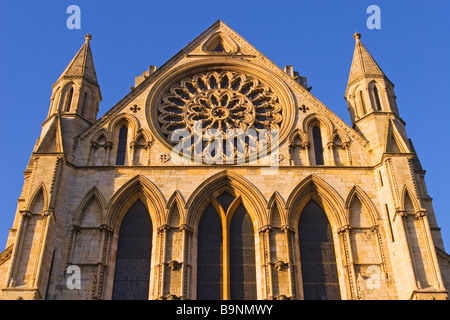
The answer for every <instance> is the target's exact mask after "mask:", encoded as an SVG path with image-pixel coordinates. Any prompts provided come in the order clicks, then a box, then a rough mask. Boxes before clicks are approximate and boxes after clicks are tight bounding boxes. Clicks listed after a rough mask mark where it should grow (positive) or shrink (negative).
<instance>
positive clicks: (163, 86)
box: [80, 21, 367, 150]
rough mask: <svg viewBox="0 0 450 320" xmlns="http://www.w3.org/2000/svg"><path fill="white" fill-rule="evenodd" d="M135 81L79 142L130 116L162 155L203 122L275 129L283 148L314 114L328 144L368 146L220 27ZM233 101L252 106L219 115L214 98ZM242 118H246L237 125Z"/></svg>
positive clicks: (294, 78)
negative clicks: (178, 135)
mask: <svg viewBox="0 0 450 320" xmlns="http://www.w3.org/2000/svg"><path fill="white" fill-rule="evenodd" d="M138 78H139V80H138V79H137V81H136V84H137V86H136V87H135V88H133V90H132V91H131V92H130V93H129V94H128V95H127V96H125V97H124V98H123V99H122V100H121V101H119V102H118V103H117V104H116V105H115V106H114V107H113V108H111V109H110V110H109V111H108V112H106V113H105V115H104V116H103V117H101V118H100V119H98V120H97V121H96V122H95V123H94V124H93V125H92V126H91V127H89V128H88V129H87V130H86V131H84V132H83V133H82V134H81V135H80V140H81V141H83V140H85V139H86V138H87V137H88V136H90V135H92V134H95V132H97V131H98V130H100V129H101V128H103V129H105V128H106V127H108V126H109V125H108V123H109V122H110V121H111V119H112V118H114V117H116V116H117V115H118V114H123V113H126V114H129V115H131V116H133V117H136V118H137V121H138V122H139V124H140V126H141V127H142V128H145V129H146V130H149V131H150V132H151V134H152V135H153V136H154V137H155V138H156V139H157V140H158V141H159V142H160V143H161V144H162V145H163V146H165V147H166V148H167V149H168V150H170V149H171V147H173V143H172V142H171V133H172V132H173V131H175V130H176V129H183V128H185V129H187V130H188V131H189V132H191V133H192V131H193V124H192V123H191V122H192V121H194V120H202V121H203V122H202V123H204V124H205V125H206V126H208V125H209V126H210V128H216V129H217V128H232V129H238V128H240V129H244V130H245V129H246V128H256V129H257V130H264V129H266V130H273V129H278V130H279V141H280V143H281V144H283V143H285V142H288V136H289V134H290V133H291V132H292V131H294V130H296V129H298V130H303V132H304V128H303V122H304V121H305V118H306V117H308V116H311V115H317V117H318V118H321V119H326V122H327V123H329V124H330V125H329V130H328V131H329V132H328V136H327V137H326V139H328V140H327V141H331V139H332V136H334V135H335V134H336V133H337V132H339V136H341V137H342V136H346V137H348V140H349V141H350V140H351V141H356V142H357V143H358V144H359V145H360V146H362V147H364V146H365V145H367V140H366V139H365V138H364V137H362V136H361V135H360V134H359V133H357V132H356V131H355V130H353V129H352V128H351V127H350V126H348V125H347V124H346V123H345V122H344V121H342V120H341V119H340V118H339V117H337V116H336V115H335V114H334V113H333V112H332V111H331V110H330V109H328V108H327V107H326V106H324V105H323V104H322V103H321V102H320V101H319V100H318V99H317V98H315V97H314V96H313V95H312V94H311V93H310V92H309V91H308V89H306V88H305V87H304V86H303V85H302V84H304V83H302V81H299V77H298V75H296V74H292V72H288V70H282V69H280V68H279V67H278V66H276V65H275V64H274V63H273V62H271V61H270V60H269V59H267V58H266V57H265V56H264V55H263V54H261V53H260V52H259V51H258V50H256V49H255V48H254V47H253V46H252V45H250V44H249V43H248V42H247V41H246V40H244V39H243V38H242V37H240V36H239V35H238V34H237V33H236V32H234V31H233V30H231V29H230V28H229V27H228V26H227V25H225V24H224V23H223V22H221V21H217V22H216V23H215V24H213V25H212V26H211V27H210V28H208V29H207V30H206V31H205V32H203V33H202V34H201V35H199V36H198V37H197V38H196V39H194V40H193V41H192V42H191V43H189V44H188V45H187V46H186V47H184V48H183V49H182V50H181V51H180V52H178V53H177V54H176V55H175V56H174V57H173V58H171V59H170V60H169V61H167V62H166V63H165V64H163V65H162V66H161V67H160V68H159V69H156V70H154V69H152V70H151V72H145V73H144V74H143V75H142V76H140V77H138ZM233 85H235V87H233ZM236 89H237V90H236ZM244 89H246V90H247V91H245V90H244ZM214 90H215V93H214V92H213V91H214ZM233 98H235V99H237V100H240V104H241V105H253V106H252V107H251V108H246V107H242V108H241V109H236V114H234V115H232V114H228V111H227V110H225V108H219V107H220V106H221V105H220V104H221V103H222V102H220V101H219V100H220V99H223V100H224V101H225V100H226V101H228V102H230V101H231V100H232V99H233ZM208 99H209V100H208ZM211 99H212V100H211ZM258 99H259V100H258ZM202 101H203V102H204V101H209V102H208V103H209V104H210V107H209V109H208V108H207V109H202V110H201V108H202V106H201V103H203V102H202ZM211 101H218V102H217V103H216V102H211ZM257 103H259V104H258V105H257ZM195 104H196V105H197V106H198V107H195V106H193V105H195ZM188 105H189V106H188ZM222 107H223V106H222ZM196 108H197V109H196ZM136 110H139V111H136ZM186 110H187V111H186ZM213 112H217V114H218V116H217V115H213V114H212V113H213ZM221 113H222V115H220V114H221ZM223 113H226V114H225V115H224V114H223ZM244 114H245V115H246V116H245V117H241V118H239V115H244ZM225 117H226V118H228V119H229V121H225V120H224V118H225ZM304 133H305V134H306V132H304Z"/></svg>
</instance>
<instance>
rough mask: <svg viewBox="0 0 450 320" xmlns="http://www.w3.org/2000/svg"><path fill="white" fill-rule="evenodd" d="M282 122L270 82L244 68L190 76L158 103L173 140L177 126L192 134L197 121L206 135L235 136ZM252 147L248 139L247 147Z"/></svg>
mask: <svg viewBox="0 0 450 320" xmlns="http://www.w3.org/2000/svg"><path fill="white" fill-rule="evenodd" d="M282 122H283V110H282V106H281V104H280V103H279V99H278V96H277V95H276V94H275V93H274V91H273V90H272V89H271V88H270V87H269V86H268V85H266V84H265V83H263V82H261V81H260V80H259V79H257V78H256V77H254V76H250V75H246V74H244V73H242V72H234V71H211V72H207V73H197V74H194V75H192V76H188V77H186V78H184V79H182V80H181V81H179V82H177V83H175V84H173V85H172V86H171V87H170V88H168V89H167V90H166V92H165V93H164V94H163V96H162V99H161V103H160V104H159V106H158V123H159V126H160V128H161V131H162V134H163V135H164V137H165V138H166V139H167V140H169V141H170V140H171V137H172V134H173V133H174V132H175V131H176V130H177V129H184V130H187V132H188V133H189V134H190V137H189V138H192V137H193V135H194V130H196V129H195V127H194V124H198V123H200V124H201V134H202V135H203V137H205V136H206V137H208V138H212V137H213V136H215V137H222V138H223V139H225V138H227V139H229V138H233V139H234V138H236V137H239V136H241V135H243V134H245V132H246V131H247V130H248V129H253V130H255V133H257V134H258V133H260V132H261V130H279V129H280V128H281V124H282ZM188 140H189V141H192V140H190V139H188ZM212 140H214V139H212ZM211 142H212V141H211V140H209V141H208V142H207V143H206V145H204V146H203V150H204V149H205V148H207V147H208V146H209V145H210V144H211ZM248 147H249V143H248V142H246V143H245V147H244V148H245V149H248ZM234 149H236V146H234ZM224 151H225V147H224ZM247 152H248V150H247ZM226 154H227V156H230V155H231V156H232V157H234V156H236V155H237V151H236V150H233V151H232V152H231V153H230V152H229V150H227V151H226Z"/></svg>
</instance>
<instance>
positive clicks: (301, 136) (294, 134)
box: [288, 128, 308, 144]
mask: <svg viewBox="0 0 450 320" xmlns="http://www.w3.org/2000/svg"><path fill="white" fill-rule="evenodd" d="M297 137H298V138H299V139H300V140H301V142H302V143H303V142H308V137H307V136H306V135H305V133H304V132H303V131H301V130H300V129H299V128H296V129H295V130H293V131H292V132H291V133H290V134H289V136H288V141H289V143H292V144H293V143H295V140H296V138H297Z"/></svg>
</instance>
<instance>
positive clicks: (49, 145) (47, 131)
mask: <svg viewBox="0 0 450 320" xmlns="http://www.w3.org/2000/svg"><path fill="white" fill-rule="evenodd" d="M63 150H64V148H63V144H62V133H61V123H60V119H59V115H57V116H55V117H53V118H52V121H50V122H49V123H45V124H44V125H43V130H42V134H41V137H40V138H39V142H38V146H37V149H36V152H37V153H55V152H58V153H59V152H63Z"/></svg>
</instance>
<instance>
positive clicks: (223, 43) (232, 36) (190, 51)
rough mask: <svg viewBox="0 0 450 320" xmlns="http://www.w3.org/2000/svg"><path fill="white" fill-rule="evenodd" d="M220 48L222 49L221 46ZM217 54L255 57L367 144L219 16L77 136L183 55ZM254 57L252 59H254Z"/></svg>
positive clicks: (115, 110)
mask: <svg viewBox="0 0 450 320" xmlns="http://www.w3.org/2000/svg"><path fill="white" fill-rule="evenodd" d="M222 48H223V50H222ZM217 56H229V57H233V58H237V59H241V60H242V59H247V60H249V61H250V63H251V61H252V59H257V60H258V62H259V63H260V64H262V65H264V66H265V67H267V68H269V69H271V71H272V72H274V73H275V74H277V75H278V76H279V77H281V78H282V79H283V80H284V81H285V82H286V83H287V84H288V85H289V86H291V87H293V88H295V89H296V93H297V94H300V95H301V97H302V98H303V99H304V100H305V101H307V102H308V103H310V104H311V105H312V106H313V107H314V108H316V109H317V111H316V112H318V113H321V114H323V115H324V116H326V117H327V118H328V119H330V121H332V122H333V123H334V124H335V125H336V127H338V128H339V129H341V130H343V131H345V132H346V133H347V134H348V135H349V136H350V137H352V138H353V139H354V140H356V141H358V142H359V143H361V144H362V145H364V146H365V145H367V143H368V142H367V140H366V139H365V138H364V137H363V136H361V135H360V134H359V133H357V132H356V131H355V130H354V129H353V128H351V127H350V126H349V125H348V124H347V123H345V122H344V121H343V120H341V119H340V118H339V117H338V116H336V115H335V114H334V113H333V112H332V111H331V110H330V109H328V108H327V107H326V106H325V105H324V104H322V103H321V102H320V101H319V100H318V99H317V98H316V97H314V96H313V95H312V94H311V93H310V92H309V91H308V90H307V89H306V88H304V87H303V86H302V85H301V84H300V83H298V82H297V81H296V80H295V79H294V78H293V77H290V76H289V75H288V74H286V72H285V71H283V70H282V69H280V68H279V67H278V66H277V65H275V64H274V63H273V62H271V61H270V60H269V59H268V58H267V57H265V56H264V55H263V54H262V53H260V52H259V51H258V50H257V49H255V48H254V47H253V46H252V45H251V44H250V43H248V42H247V41H246V40H245V39H243V38H242V37H241V36H240V35H238V34H237V33H236V32H235V31H233V30H232V29H231V28H229V27H228V26H227V25H226V24H225V23H223V22H222V21H220V20H218V21H217V22H216V23H214V24H213V25H212V26H211V27H209V28H208V29H207V30H206V31H204V32H203V33H202V34H200V35H199V36H198V37H197V38H195V39H194V40H193V41H191V42H190V43H189V44H188V45H187V46H185V47H184V48H183V49H182V50H181V51H179V52H178V53H177V54H175V55H174V56H173V57H172V58H171V59H169V60H168V61H167V62H166V63H164V64H163V65H162V66H161V67H160V68H159V69H157V70H156V71H155V72H153V73H152V74H150V75H149V76H148V77H147V78H146V79H145V80H144V81H142V82H141V83H140V84H139V85H138V86H137V87H136V88H134V89H133V90H132V91H131V92H130V93H129V94H128V95H126V96H125V97H124V98H123V99H122V100H120V101H119V102H118V103H117V104H116V105H115V106H113V107H112V108H111V109H110V110H109V111H107V112H106V113H105V114H104V115H103V116H102V117H101V118H100V119H98V120H97V121H96V122H95V123H94V124H93V125H92V126H91V127H89V128H88V129H87V130H85V131H84V132H83V133H82V134H81V135H80V138H81V139H82V140H83V139H85V138H86V137H87V136H88V135H89V134H90V133H92V132H94V131H95V130H96V129H97V128H99V127H100V126H103V124H104V123H105V122H107V121H108V119H110V118H111V117H112V116H113V115H115V114H117V113H118V112H121V111H122V109H123V108H124V107H125V106H127V103H128V102H130V101H131V100H132V99H134V98H135V97H137V96H138V95H140V94H141V93H142V92H143V91H144V90H145V89H146V88H148V86H149V85H151V84H152V83H153V82H155V81H156V80H158V79H159V78H160V75H162V74H164V73H166V72H167V71H168V70H170V69H171V68H173V67H174V66H176V65H177V64H179V63H180V62H182V60H183V59H186V58H202V57H204V58H208V59H209V58H214V57H217ZM253 61H254V60H253Z"/></svg>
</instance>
